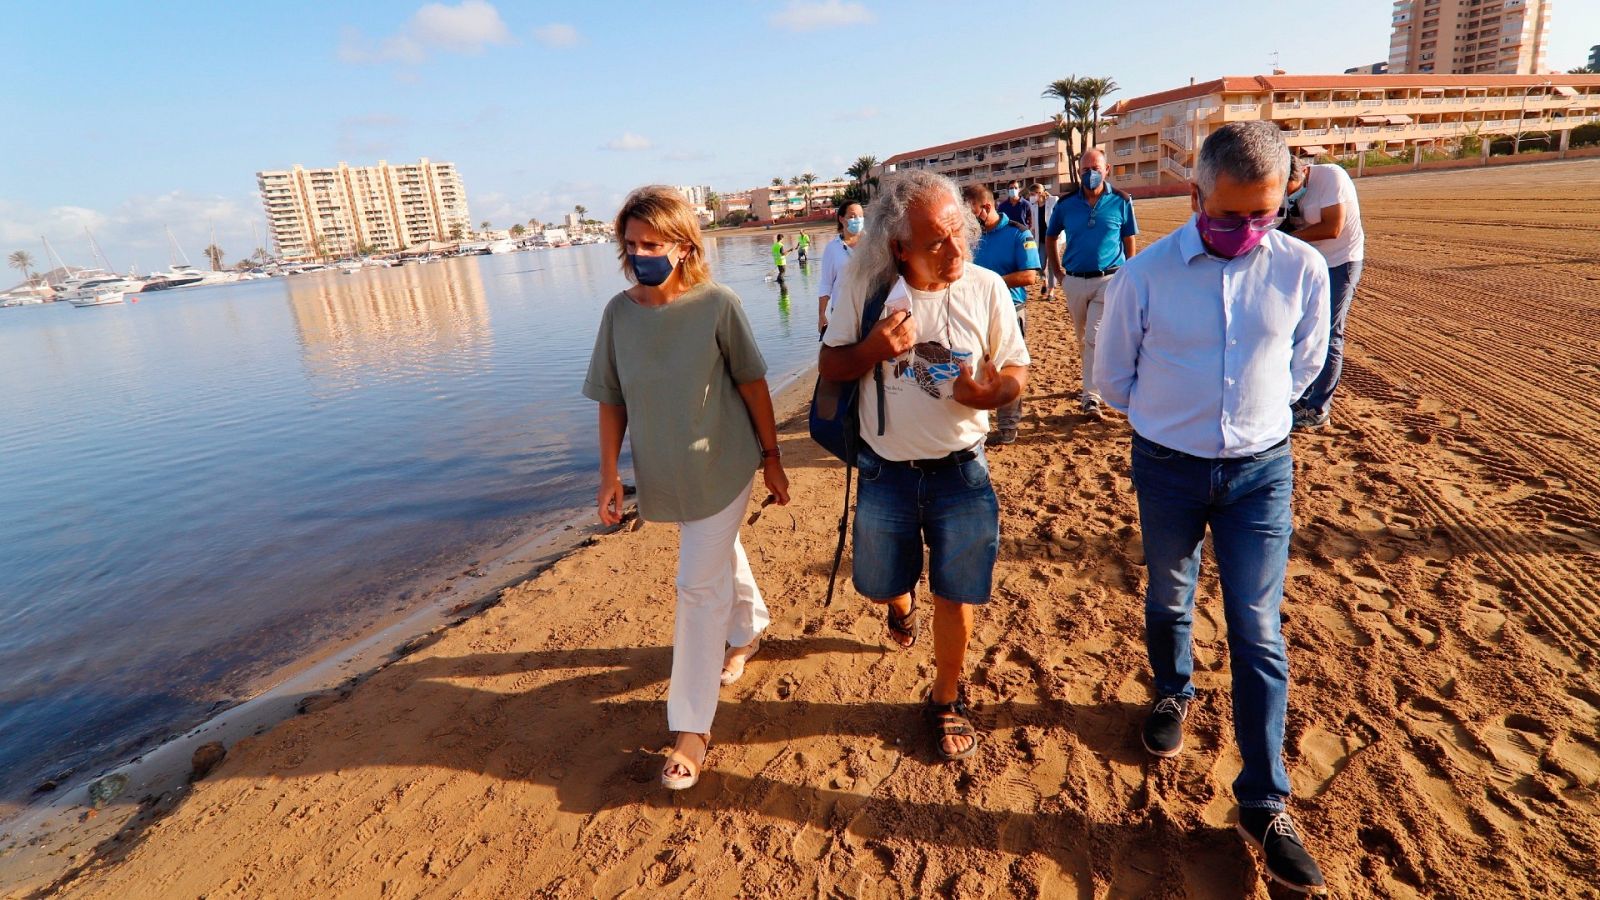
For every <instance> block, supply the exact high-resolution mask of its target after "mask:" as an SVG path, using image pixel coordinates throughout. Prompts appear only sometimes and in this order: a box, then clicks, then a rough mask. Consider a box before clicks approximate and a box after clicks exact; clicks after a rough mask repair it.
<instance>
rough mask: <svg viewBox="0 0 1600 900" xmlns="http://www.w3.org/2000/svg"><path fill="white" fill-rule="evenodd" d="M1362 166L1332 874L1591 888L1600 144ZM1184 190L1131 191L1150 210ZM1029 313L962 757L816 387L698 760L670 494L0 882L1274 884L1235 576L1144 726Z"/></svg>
mask: <svg viewBox="0 0 1600 900" xmlns="http://www.w3.org/2000/svg"><path fill="white" fill-rule="evenodd" d="M1358 187H1359V188H1360V190H1361V192H1362V204H1363V210H1364V217H1365V222H1366V227H1367V235H1368V242H1367V267H1366V273H1365V275H1364V277H1363V280H1362V282H1361V286H1360V290H1359V292H1358V295H1357V299H1356V303H1355V307H1354V310H1353V312H1352V315H1351V326H1350V330H1351V339H1350V345H1349V348H1348V350H1347V354H1348V355H1347V360H1346V368H1345V377H1344V382H1343V385H1342V386H1341V389H1340V394H1339V397H1338V400H1337V401H1336V405H1335V409H1334V416H1333V423H1332V427H1330V428H1329V429H1326V430H1324V431H1322V432H1318V433H1315V434H1311V435H1306V436H1303V437H1302V436H1296V438H1295V458H1296V482H1297V483H1296V498H1295V502H1296V510H1295V512H1296V516H1295V519H1296V529H1297V532H1296V537H1295V542H1294V550H1293V554H1292V556H1291V559H1290V564H1289V577H1288V585H1287V597H1286V601H1285V604H1284V616H1285V626H1284V628H1285V633H1286V635H1287V638H1288V641H1289V646H1290V650H1289V652H1290V665H1291V668H1292V678H1293V686H1292V691H1291V695H1290V711H1289V722H1288V740H1287V747H1286V753H1287V761H1288V764H1289V770H1290V773H1291V777H1292V781H1293V785H1294V788H1295V792H1296V798H1295V801H1294V802H1295V809H1296V812H1297V815H1298V817H1299V820H1300V822H1301V824H1302V826H1303V828H1304V830H1305V832H1306V836H1307V841H1308V844H1309V845H1310V846H1311V848H1312V849H1313V851H1314V852H1315V853H1316V854H1317V856H1318V857H1319V860H1320V861H1321V864H1322V867H1323V870H1324V872H1325V873H1326V875H1327V878H1328V882H1329V886H1330V889H1331V893H1332V894H1333V896H1337V897H1354V898H1366V897H1378V898H1424V897H1427V898H1432V897H1472V898H1474V900H1492V898H1507V900H1510V898H1528V897H1550V898H1600V876H1597V874H1596V873H1597V872H1600V673H1597V671H1596V664H1597V654H1600V467H1597V465H1596V462H1595V461H1596V459H1600V406H1597V404H1596V402H1595V397H1596V396H1597V395H1600V365H1597V364H1596V360H1597V359H1600V331H1597V328H1596V322H1597V321H1600V257H1597V256H1596V255H1595V247H1596V246H1600V161H1585V162H1573V163H1560V164H1548V165H1536V166H1520V167H1515V168H1513V169H1497V170H1493V171H1466V172H1450V173H1439V174H1422V175H1415V176H1404V177H1393V178H1385V179H1375V180H1372V181H1365V182H1361V183H1359V184H1358ZM1187 211H1188V203H1187V199H1186V198H1185V199H1176V200H1153V201H1143V202H1141V203H1140V204H1139V206H1138V212H1139V215H1140V219H1141V225H1142V227H1143V229H1144V240H1152V239H1154V238H1155V237H1157V236H1159V235H1161V234H1164V233H1166V232H1168V231H1170V230H1171V229H1172V228H1174V227H1175V226H1176V225H1178V224H1179V223H1180V222H1182V221H1183V220H1184V219H1185V218H1186V217H1187ZM819 253H820V250H819ZM1029 315H1030V323H1029V329H1030V345H1031V347H1032V349H1033V353H1034V357H1035V362H1036V365H1035V367H1034V370H1033V374H1032V384H1031V388H1030V393H1031V396H1030V399H1029V401H1028V405H1027V408H1026V410H1025V416H1024V420H1023V424H1022V434H1021V439H1020V440H1019V442H1018V443H1017V444H1015V445H1014V446H1012V447H1008V448H1005V449H1004V450H1002V451H998V452H995V453H994V454H993V455H992V457H991V461H992V466H993V472H994V479H995V484H996V490H997V492H998V494H999V497H1000V502H1001V528H1002V548H1001V558H1000V562H999V564H998V569H997V572H996V576H997V591H996V595H995V598H994V600H993V602H992V603H991V604H990V605H989V606H988V607H987V608H985V609H984V610H983V611H982V612H981V613H980V615H979V617H978V625H977V629H976V633H975V636H974V639H973V643H972V647H971V649H970V650H969V655H968V660H969V675H970V684H969V692H970V695H971V699H972V700H973V701H974V706H975V708H976V711H977V716H978V721H979V725H980V728H981V729H982V731H983V735H984V741H983V745H982V748H981V750H980V752H979V753H978V755H977V756H976V757H975V758H973V759H972V760H969V761H967V762H964V763H955V764H941V763H938V762H936V761H935V760H934V756H933V754H932V753H931V752H930V750H931V744H930V738H929V736H928V734H927V731H926V730H925V727H924V725H923V724H922V719H921V716H920V708H919V705H918V704H919V703H920V701H921V698H922V696H923V693H924V691H925V690H926V687H927V685H928V683H929V680H930V678H931V675H932V650H931V647H930V646H929V644H930V641H929V639H928V638H927V637H926V636H925V638H924V640H923V641H921V642H919V645H918V646H917V647H916V648H914V649H913V650H911V651H908V652H900V651H898V650H896V649H894V647H893V645H892V644H891V643H890V642H889V641H888V640H887V638H886V635H885V632H884V626H883V620H882V616H881V613H880V612H879V610H878V609H877V608H876V607H873V606H871V605H870V604H867V603H866V602H865V601H863V600H862V599H861V598H860V597H858V596H857V595H855V594H854V592H853V591H852V590H851V589H850V588H849V583H848V577H847V576H848V557H847V562H846V577H845V580H844V584H843V586H842V588H841V590H840V591H839V593H838V595H837V596H836V597H835V599H834V601H833V603H832V605H831V606H824V604H823V595H824V593H825V591H826V587H827V575H828V568H829V563H830V562H831V557H832V551H833V543H834V536H835V530H834V529H835V526H836V524H837V521H838V516H839V507H840V503H841V499H842V491H843V481H842V469H841V468H840V467H839V466H838V465H837V464H836V463H835V462H834V461H833V460H832V459H831V458H827V457H825V456H824V455H823V454H822V453H821V451H819V450H818V449H817V448H816V447H815V446H814V445H813V444H812V443H811V442H810V440H809V438H808V437H807V436H806V433H805V425H804V419H803V417H801V416H798V415H790V416H789V417H788V419H787V423H786V424H785V425H784V427H783V428H782V445H783V449H784V458H785V460H786V462H787V463H788V466H789V473H790V478H791V481H792V487H793V493H794V496H795V502H794V503H793V504H791V505H790V506H788V507H776V506H774V507H769V508H767V509H765V510H764V511H761V512H760V516H759V518H758V519H757V521H756V522H755V523H754V524H753V525H750V526H748V527H746V528H745V529H744V531H743V537H744V542H745V546H746V549H747V550H748V552H749V555H750V558H751V564H752V566H753V567H754V570H755V573H756V577H757V579H758V581H759V582H760V584H761V587H762V589H763V591H764V593H765V595H766V598H767V602H768V604H769V606H770V607H771V609H772V614H773V624H772V627H771V630H770V632H769V639H768V641H767V643H766V644H765V645H764V648H763V649H762V651H761V653H760V654H759V655H758V656H756V657H755V658H754V660H752V662H751V664H750V667H749V670H748V671H747V673H746V675H745V677H744V678H743V680H741V681H740V682H738V683H737V684H736V685H734V686H732V687H730V688H727V689H725V690H724V691H723V705H722V707H721V709H720V711H719V714H718V718H717V722H716V726H715V731H714V740H715V746H714V747H713V749H712V751H711V756H710V759H709V763H708V768H707V771H706V774H705V776H704V778H703V779H702V782H701V784H699V785H698V786H697V787H695V788H694V789H692V790H689V791H687V792H683V793H680V794H673V793H670V792H668V791H666V790H664V789H662V788H661V787H660V786H659V784H658V782H657V774H658V772H659V770H660V766H661V761H662V755H661V754H662V751H663V748H664V747H665V746H666V745H667V744H668V743H669V741H670V736H669V735H668V733H667V732H666V721H665V712H664V699H665V694H666V678H667V673H668V669H669V660H670V653H671V648H670V642H671V624H672V604H673V568H674V564H675V560H676V543H677V533H676V529H674V528H672V527H670V526H663V525H657V524H651V525H646V526H644V527H643V528H639V529H633V528H630V527H627V526H624V527H623V528H622V529H620V530H618V531H616V532H615V533H610V534H604V535H598V534H597V535H596V536H595V537H594V538H593V540H592V541H590V542H589V543H588V544H587V545H586V546H584V547H582V548H580V549H579V550H577V551H576V552H573V553H571V554H569V555H567V556H565V557H564V558H562V559H561V560H559V561H558V562H556V563H555V564H553V565H552V566H550V567H549V568H547V569H546V570H544V571H543V572H542V573H541V574H539V575H537V576H536V577H534V578H532V579H530V580H528V581H526V582H523V583H521V584H518V585H515V586H513V587H510V588H508V589H506V590H504V591H503V592H501V594H500V596H499V602H498V603H495V604H494V605H492V606H490V607H489V608H488V609H486V610H484V611H483V612H481V613H478V614H476V615H473V616H471V617H469V618H466V619H463V620H460V621H459V622H457V623H456V624H453V625H450V626H446V627H442V628H439V629H437V630H435V631H433V632H432V633H431V634H430V635H429V636H428V637H426V638H425V639H422V640H416V641H411V642H409V644H408V648H407V650H408V652H407V655H404V656H401V657H398V658H395V659H393V660H392V661H391V662H388V663H387V664H386V665H384V666H382V667H381V668H380V669H378V670H377V671H375V672H373V673H372V674H371V675H370V676H369V677H366V678H365V679H363V680H362V681H361V682H360V683H359V684H357V685H355V686H354V687H353V688H351V689H348V690H346V691H342V692H340V693H338V694H334V695H329V696H327V697H326V698H325V699H324V701H323V702H319V703H315V704H313V705H312V706H313V711H311V712H307V713H305V714H303V715H298V716H295V717H293V718H291V719H289V720H287V721H285V722H283V723H282V724H280V725H278V726H277V727H274V728H272V729H270V730H268V731H266V732H265V733H263V734H260V735H258V736H247V737H243V738H241V739H238V740H237V741H235V742H232V743H230V744H229V746H228V753H227V757H226V759H225V760H223V761H222V763H221V764H220V765H219V766H217V767H216V769H215V770H214V771H212V772H211V773H210V774H209V775H208V776H207V777H205V778H203V779H201V780H199V781H197V782H196V783H195V784H193V785H192V786H189V787H187V788H185V789H176V788H175V789H173V790H170V791H167V792H165V793H163V794H160V795H145V796H136V795H134V793H135V792H130V794H129V795H128V796H125V797H122V798H118V799H117V800H115V801H113V802H112V804H111V805H110V806H108V807H107V808H106V809H104V810H101V811H98V812H97V813H95V814H93V815H90V813H91V810H90V809H89V802H88V799H87V797H85V796H82V793H81V792H80V793H79V795H78V796H77V797H76V798H74V799H73V802H74V803H75V804H77V805H76V806H73V807H71V808H67V809H63V810H61V811H60V812H59V814H57V815H56V816H55V818H54V820H53V821H52V822H51V823H50V826H49V828H48V829H47V831H48V833H49V834H50V835H52V837H51V838H50V840H48V841H46V842H45V843H43V844H41V845H39V846H36V847H33V848H30V847H27V846H21V845H20V844H21V843H22V842H21V841H20V840H19V839H18V837H17V835H16V834H15V833H12V834H6V835H0V897H7V898H24V897H47V896H67V897H103V898H117V900H134V898H181V897H211V898H215V897H351V898H358V897H359V898H365V897H373V898H377V897H416V896H425V897H473V898H476V897H482V898H503V897H541V898H569V897H570V898H579V897H623V896H626V897H662V896H688V897H760V898H779V897H827V898H898V897H924V896H941V897H951V898H980V897H1016V896H1022V897H1084V898H1120V897H1185V896H1187V897H1197V898H1238V897H1249V898H1260V897H1267V896H1269V895H1270V896H1278V894H1276V893H1271V894H1269V891H1268V888H1267V886H1266V884H1265V882H1264V881H1263V879H1262V877H1261V875H1260V872H1259V868H1258V865H1257V862H1256V860H1255V859H1254V858H1253V857H1252V855H1251V852H1250V851H1249V850H1248V849H1247V848H1246V847H1245V846H1244V845H1243V843H1242V842H1241V841H1240V839H1239V838H1238V836H1237V835H1236V834H1235V832H1234V830H1233V828H1232V818H1231V817H1232V814H1233V799H1232V796H1231V794H1230V792H1229V788H1228V785H1229V783H1230V782H1231V780H1232V778H1233V776H1234V775H1235V774H1236V772H1237V771H1238V768H1239V758H1238V755H1237V753H1236V751H1235V750H1234V748H1233V740H1232V723H1231V712H1230V706H1229V698H1228V690H1227V688H1228V683H1229V673H1228V662H1227V654H1226V643H1225V635H1224V631H1223V625H1222V620H1221V609H1220V601H1219V597H1218V592H1217V588H1216V583H1215V581H1214V579H1207V580H1204V581H1203V582H1202V588H1201V599H1200V607H1199V609H1198V611H1197V621H1196V633H1195V638H1196V646H1195V653H1196V661H1197V670H1198V671H1197V675H1196V681H1197V686H1198V688H1199V692H1200V693H1199V698H1198V703H1197V705H1196V706H1195V708H1194V711H1193V712H1192V713H1191V718H1190V728H1189V738H1188V743H1187V746H1186V749H1185V751H1184V753H1183V754H1182V756H1181V757H1179V758H1178V759H1176V760H1172V761H1168V762H1158V761H1155V760H1153V759H1152V758H1150V757H1149V756H1148V755H1147V754H1146V753H1145V752H1144V751H1143V750H1142V748H1141V747H1140V744H1139V737H1138V726H1139V722H1140V721H1141V719H1142V717H1143V714H1144V712H1145V709H1146V706H1147V703H1148V702H1149V699H1150V694H1149V686H1148V685H1149V678H1148V666H1147V664H1146V661H1145V657H1144V648H1143V642H1142V633H1143V632H1142V628H1143V626H1142V608H1141V600H1140V599H1139V598H1140V591H1141V590H1142V583H1143V568H1142V552H1141V546H1140V537H1139V528H1138V517H1137V513H1136V508H1135V505H1134V500H1133V494H1132V490H1131V486H1130V484H1129V480H1128V434H1129V432H1128V429H1127V425H1126V422H1125V420H1123V419H1121V418H1119V417H1115V416H1112V417H1108V419H1107V420H1106V421H1104V422H1096V421H1090V420H1087V419H1085V418H1084V417H1082V416H1081V415H1079V414H1078V413H1077V411H1076V410H1077V404H1076V399H1075V398H1076V385H1077V383H1078V378H1079V370H1078V364H1077V360H1076V354H1075V353H1074V352H1072V351H1071V349H1070V348H1072V347H1073V346H1075V344H1074V341H1073V337H1072V335H1071V326H1070V323H1069V321H1068V318H1067V315H1066V311H1065V308H1064V306H1063V304H1061V303H1059V302H1057V303H1044V302H1033V303H1031V304H1030V307H1029ZM803 393H804V392H803V391H802V392H801V394H803ZM799 399H801V397H798V396H797V395H796V394H795V392H790V396H789V398H788V399H787V402H786V403H785V404H783V406H784V408H785V409H786V410H787V411H789V412H790V413H794V412H797V411H798V410H799V404H798V402H797V401H798V400H799ZM760 496H761V495H759V494H758V495H757V497H756V499H758V500H759V499H760ZM754 511H755V505H754V504H752V512H754ZM1209 565H1210V563H1209V560H1208V562H1207V567H1208V568H1207V573H1208V575H1209V573H1210V568H1209ZM923 614H924V615H927V613H926V611H924V612H923ZM108 822H110V823H115V824H116V825H120V828H117V827H111V828H108V827H107V823H108ZM3 831H5V827H4V826H0V832H3ZM108 832H109V833H108Z"/></svg>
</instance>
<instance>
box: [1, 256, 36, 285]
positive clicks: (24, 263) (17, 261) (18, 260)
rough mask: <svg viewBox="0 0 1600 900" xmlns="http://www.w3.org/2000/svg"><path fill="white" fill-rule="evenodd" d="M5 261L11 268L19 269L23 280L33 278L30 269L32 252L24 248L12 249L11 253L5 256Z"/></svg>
mask: <svg viewBox="0 0 1600 900" xmlns="http://www.w3.org/2000/svg"><path fill="white" fill-rule="evenodd" d="M6 262H7V264H8V265H10V266H11V268H13V269H18V270H21V272H22V278H23V280H24V281H32V280H33V273H32V271H31V270H32V269H33V254H31V253H29V252H28V251H26V250H13V251H11V255H10V256H8V257H6Z"/></svg>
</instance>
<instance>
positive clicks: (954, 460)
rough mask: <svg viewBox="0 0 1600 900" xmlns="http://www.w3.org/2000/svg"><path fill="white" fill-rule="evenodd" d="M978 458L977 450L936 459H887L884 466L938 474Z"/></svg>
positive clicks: (964, 451) (957, 452)
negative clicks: (942, 470)
mask: <svg viewBox="0 0 1600 900" xmlns="http://www.w3.org/2000/svg"><path fill="white" fill-rule="evenodd" d="M977 458H978V451H977V450H957V451H955V452H954V453H947V454H945V455H944V456H940V457H936V458H934V459H886V460H884V461H883V464H884V465H886V466H906V467H908V468H912V469H917V470H919V471H922V472H937V471H939V470H941V469H949V468H951V467H953V466H959V465H961V464H962V463H969V462H972V461H973V460H975V459H977Z"/></svg>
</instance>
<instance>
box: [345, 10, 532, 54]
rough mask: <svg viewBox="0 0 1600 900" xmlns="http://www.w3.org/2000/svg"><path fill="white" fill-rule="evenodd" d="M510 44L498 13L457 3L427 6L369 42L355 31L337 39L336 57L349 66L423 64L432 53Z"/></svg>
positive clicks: (472, 51)
mask: <svg viewBox="0 0 1600 900" xmlns="http://www.w3.org/2000/svg"><path fill="white" fill-rule="evenodd" d="M510 43H513V40H512V37H511V30H510V29H509V28H507V27H506V23H505V20H504V19H502V18H500V11H499V10H497V9H495V8H494V5H493V4H491V3H488V2H486V0H461V3H460V4H458V5H456V6H451V5H449V4H447V3H429V4H427V5H426V6H423V7H422V8H421V9H419V10H417V11H416V13H414V14H413V15H412V16H411V18H410V20H408V21H407V22H406V24H405V25H404V26H403V27H402V28H401V29H400V31H399V32H398V33H396V34H394V35H391V36H389V37H385V38H380V39H377V40H372V39H370V38H368V37H367V36H366V35H364V34H362V33H361V31H359V30H358V29H355V28H346V29H344V31H343V33H342V34H341V36H340V40H339V49H338V58H339V61H340V62H345V63H351V64H357V65H359V64H370V63H403V64H408V65H416V64H418V63H422V62H425V61H426V60H427V59H428V57H429V55H430V54H432V53H434V52H443V53H463V54H467V55H469V56H472V55H477V54H479V53H482V52H483V51H484V50H486V49H487V48H489V47H491V46H496V45H504V44H510Z"/></svg>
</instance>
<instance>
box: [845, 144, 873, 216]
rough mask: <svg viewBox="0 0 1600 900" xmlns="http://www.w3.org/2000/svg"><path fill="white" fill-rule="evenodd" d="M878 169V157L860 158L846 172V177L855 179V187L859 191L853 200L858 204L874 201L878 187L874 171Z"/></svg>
mask: <svg viewBox="0 0 1600 900" xmlns="http://www.w3.org/2000/svg"><path fill="white" fill-rule="evenodd" d="M877 167H878V158H877V157H876V156H870V155H869V156H858V157H856V161H855V162H853V163H851V164H850V168H848V169H846V170H845V174H846V175H849V176H850V177H851V178H853V179H855V182H856V183H855V185H854V187H856V188H857V189H858V190H857V193H856V195H855V197H854V198H853V199H855V200H856V201H857V202H859V203H862V204H865V203H867V202H868V201H869V200H871V199H872V191H873V190H874V189H875V188H876V187H877V186H878V178H877V176H875V175H873V174H872V170H873V169H876V168H877Z"/></svg>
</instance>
